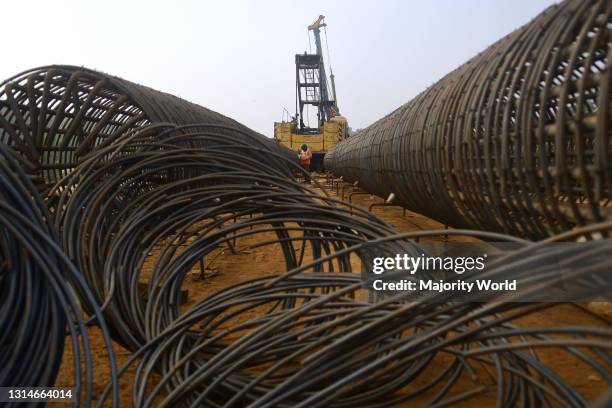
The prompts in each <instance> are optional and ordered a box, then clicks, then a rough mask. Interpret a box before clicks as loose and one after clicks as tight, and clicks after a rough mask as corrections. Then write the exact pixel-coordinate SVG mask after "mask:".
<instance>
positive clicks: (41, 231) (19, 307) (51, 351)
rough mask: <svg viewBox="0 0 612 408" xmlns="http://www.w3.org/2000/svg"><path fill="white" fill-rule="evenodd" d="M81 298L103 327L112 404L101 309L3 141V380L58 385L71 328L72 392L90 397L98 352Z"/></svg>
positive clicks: (84, 401)
mask: <svg viewBox="0 0 612 408" xmlns="http://www.w3.org/2000/svg"><path fill="white" fill-rule="evenodd" d="M75 292H78V293H79V294H80V295H81V296H80V297H79V298H77V297H76V296H75ZM81 304H86V305H87V308H88V309H89V310H91V311H92V317H93V318H95V321H96V323H97V324H98V325H99V327H100V329H101V333H102V337H103V340H104V343H105V345H106V347H107V352H106V358H107V359H108V364H109V366H110V373H111V387H112V389H113V393H112V394H113V406H118V401H117V396H118V393H117V392H118V388H117V376H116V367H115V359H114V354H113V348H112V343H111V341H110V336H109V332H108V330H107V327H106V324H105V322H104V319H103V317H102V313H101V310H100V308H99V306H98V305H97V304H96V302H95V300H94V298H93V296H92V294H91V292H90V291H89V289H88V286H87V284H86V282H85V280H84V279H83V277H82V275H81V274H80V272H79V271H77V269H76V268H75V267H74V266H73V264H72V263H71V262H70V260H69V259H68V258H67V257H66V255H65V254H64V252H63V251H62V249H61V247H60V246H59V244H58V242H57V232H56V230H55V229H54V226H53V223H52V218H51V216H50V214H49V212H48V211H47V207H46V206H45V203H44V202H43V200H42V198H41V197H40V195H39V194H38V192H37V190H36V188H35V186H34V184H33V183H32V181H31V179H30V178H29V177H28V176H27V175H26V174H25V173H24V172H23V170H22V169H21V166H20V165H19V163H18V162H17V160H16V159H15V158H14V157H13V155H12V153H10V152H9V151H8V150H7V149H6V148H5V146H4V145H2V144H1V143H0V386H2V387H50V386H53V385H54V384H55V380H56V378H57V375H58V370H59V368H60V363H61V362H62V357H63V355H64V345H65V339H66V335H67V333H68V334H69V336H70V340H71V342H70V345H71V350H72V354H73V356H74V366H73V374H74V378H73V381H74V383H73V385H74V387H76V390H75V394H76V395H75V396H74V400H75V401H77V402H78V403H79V404H80V405H83V406H90V405H91V404H92V400H93V398H94V395H93V379H94V378H93V376H94V375H93V368H92V364H93V359H94V356H93V355H92V352H91V346H90V340H89V334H88V329H87V327H86V322H87V320H88V319H87V317H86V316H85V315H84V314H83V313H82V311H81ZM96 358H104V357H103V356H100V355H97V356H96ZM15 405H18V404H17V403H15ZM41 405H42V404H41Z"/></svg>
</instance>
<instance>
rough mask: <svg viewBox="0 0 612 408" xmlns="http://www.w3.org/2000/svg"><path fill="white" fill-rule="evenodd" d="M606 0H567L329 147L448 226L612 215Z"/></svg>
mask: <svg viewBox="0 0 612 408" xmlns="http://www.w3.org/2000/svg"><path fill="white" fill-rule="evenodd" d="M611 15H612V2H610V1H606V0H598V1H583V0H567V1H565V2H563V3H560V4H559V5H555V6H552V7H550V8H548V9H546V10H545V11H544V12H542V13H541V14H539V15H538V16H537V17H536V18H535V19H533V21H531V22H530V23H529V24H527V25H525V26H523V27H521V28H519V29H517V30H516V31H514V32H512V33H511V34H509V35H508V36H506V37H504V38H502V39H501V40H499V41H497V42H496V43H495V44H493V45H491V46H490V47H489V48H487V49H486V50H484V51H483V52H481V53H480V54H478V55H477V56H475V57H474V58H472V59H471V60H469V61H468V62H467V63H465V64H464V65H462V66H460V67H459V68H457V69H456V70H454V71H453V72H451V73H449V74H448V75H446V76H445V77H444V78H442V79H441V80H440V81H439V82H437V83H436V84H434V85H433V86H431V87H430V88H428V89H427V90H426V91H424V92H422V93H421V94H419V95H418V96H416V97H415V98H414V99H412V100H411V101H410V102H408V103H407V104H405V105H403V106H401V107H400V108H398V109H397V110H395V111H394V112H392V113H390V114H389V115H387V116H385V117H384V118H382V119H380V120H378V121H377V122H375V123H374V124H372V125H371V126H369V127H368V128H366V129H364V130H363V131H361V132H359V133H358V134H357V135H355V136H352V137H350V138H349V139H348V140H346V141H344V142H343V143H341V144H340V145H338V146H337V147H336V148H335V149H334V150H332V151H331V152H330V153H328V154H327V156H326V158H325V166H326V167H327V168H328V169H330V170H332V171H333V172H334V173H335V174H336V175H338V176H343V177H344V180H347V181H351V182H354V181H357V180H358V181H359V186H360V187H362V188H364V189H366V190H369V191H371V192H373V193H375V194H377V195H380V196H383V197H386V196H388V195H389V194H390V193H395V195H396V197H397V200H398V202H399V203H401V204H402V205H403V206H405V207H406V208H408V209H411V210H413V211H416V212H419V213H422V214H424V215H427V216H430V217H432V218H434V219H437V220H439V221H442V222H444V223H446V224H448V225H451V226H454V227H471V228H478V229H483V230H493V231H500V232H505V233H510V234H513V235H518V236H522V237H529V238H542V237H546V236H549V235H552V234H555V233H560V232H562V231H566V230H569V229H571V228H573V227H575V226H577V225H586V224H590V223H592V222H598V221H602V220H604V219H606V218H607V217H608V216H609V215H610V208H611V204H610V187H611V183H612V166H611V163H612V143H611V138H612V135H611V133H610V118H611V117H612V111H611V109H610V93H611V90H612V83H611V81H610V52H611V49H610V42H611V27H612V21H611V18H612V17H611Z"/></svg>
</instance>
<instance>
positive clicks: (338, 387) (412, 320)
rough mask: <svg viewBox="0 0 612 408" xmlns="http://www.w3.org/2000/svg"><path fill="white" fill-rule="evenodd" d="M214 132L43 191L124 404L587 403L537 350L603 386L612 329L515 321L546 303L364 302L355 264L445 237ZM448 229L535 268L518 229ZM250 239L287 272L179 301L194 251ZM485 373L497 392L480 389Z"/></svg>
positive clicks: (94, 165)
mask: <svg viewBox="0 0 612 408" xmlns="http://www.w3.org/2000/svg"><path fill="white" fill-rule="evenodd" d="M224 130H225V132H224V133H220V132H219V131H220V129H219V127H218V126H216V125H208V126H207V125H205V124H199V125H197V126H193V127H189V126H184V127H178V128H175V127H168V126H167V125H153V126H150V127H147V128H143V129H141V130H139V131H138V132H135V133H132V134H128V135H124V136H123V137H121V138H119V139H118V140H117V143H116V145H114V146H109V147H108V148H105V149H100V150H98V151H96V152H94V153H92V154H91V155H89V156H88V157H85V158H84V160H83V161H82V163H81V164H79V166H77V168H76V169H75V170H74V171H73V173H72V174H71V176H70V177H67V178H65V179H64V180H62V182H61V183H59V184H58V185H56V187H55V189H54V190H52V191H51V192H50V196H49V200H50V202H51V203H52V208H53V209H55V210H56V211H57V216H56V223H57V225H58V227H59V228H60V229H61V235H62V243H63V245H64V247H65V248H66V251H67V252H68V253H69V254H71V256H72V257H74V258H75V259H76V262H77V264H78V265H79V267H80V268H81V270H82V271H83V272H84V274H85V276H86V277H87V279H88V281H89V282H90V284H91V286H92V287H93V288H94V291H95V293H96V296H97V297H98V301H99V302H104V303H105V310H106V313H107V318H108V320H109V321H110V322H111V324H112V327H113V334H114V336H115V338H116V339H117V340H119V341H120V342H121V343H122V344H124V345H126V346H127V347H128V348H130V349H131V350H132V351H133V352H134V354H133V356H132V358H131V359H130V361H129V362H128V363H127V364H126V365H125V366H124V367H123V368H122V371H121V372H124V371H125V370H126V369H127V367H129V365H131V364H137V365H138V369H137V370H136V372H137V374H136V378H135V379H134V381H133V383H132V386H133V392H132V399H133V403H134V404H135V405H137V406H152V405H162V406H175V405H189V406H201V405H210V406H243V405H254V406H262V407H263V406H368V405H371V404H374V405H376V406H388V405H393V404H396V403H399V402H402V401H409V402H410V403H413V404H418V405H435V404H440V405H447V404H452V403H456V402H459V401H463V400H469V399H470V398H474V397H476V396H482V395H485V396H489V398H492V399H497V400H498V401H499V402H500V406H513V405H514V404H520V403H524V404H534V405H537V404H547V403H553V404H554V403H560V404H565V405H567V406H581V405H585V404H586V403H587V400H586V399H585V398H584V397H583V396H582V395H580V393H578V392H577V391H576V389H575V388H574V387H573V386H572V384H571V383H570V382H568V381H566V380H565V379H564V377H563V375H562V373H558V372H556V371H555V370H553V369H552V368H551V367H550V366H548V365H545V364H544V363H543V362H541V361H540V358H539V356H538V350H539V349H540V348H542V347H548V348H558V349H559V350H561V351H563V352H564V353H567V355H568V356H570V357H568V358H575V359H576V360H577V365H581V366H583V367H586V368H587V369H588V370H589V372H592V373H596V374H597V375H599V376H601V377H603V378H605V380H606V381H610V380H612V371H611V367H610V360H609V353H610V349H612V331H611V330H610V329H609V328H601V327H588V326H584V327H541V328H538V327H535V328H533V327H529V328H521V327H520V326H518V325H517V324H513V322H514V321H515V320H518V319H520V318H522V317H524V316H526V315H529V314H531V313H539V312H541V311H542V310H544V309H546V308H548V307H552V306H554V304H552V303H547V304H525V303H508V302H490V303H484V304H483V303H481V302H480V303H478V302H464V303H456V302H452V299H449V298H447V297H445V296H444V295H439V296H436V297H434V298H433V299H427V301H421V302H406V301H405V299H404V298H402V297H401V296H396V297H391V298H387V299H382V300H381V299H379V301H377V302H374V303H372V300H375V299H374V298H373V297H372V296H369V292H368V291H367V290H366V287H365V285H366V282H365V281H364V280H363V279H362V277H361V276H360V275H358V274H355V273H351V272H354V271H359V270H361V268H366V269H367V266H368V265H370V264H371V262H372V258H373V257H374V256H389V255H391V256H393V255H394V254H396V253H404V252H406V253H412V254H414V253H415V251H420V250H421V249H420V248H419V247H418V246H416V245H415V244H414V243H413V242H411V241H409V240H407V238H410V237H416V236H417V235H419V234H425V235H426V234H443V233H448V231H443V232H442V231H433V232H420V233H408V234H401V235H398V234H397V232H396V231H395V230H394V229H393V228H392V227H390V226H388V225H386V224H385V223H384V222H382V221H380V220H378V219H377V218H376V217H375V216H374V215H372V214H369V213H368V212H366V211H364V210H360V209H359V208H358V207H353V206H350V205H349V204H346V203H342V202H339V201H338V200H337V199H334V198H332V197H327V196H325V195H323V196H320V195H318V194H315V193H313V192H312V191H311V190H310V189H308V188H306V187H304V186H303V185H302V184H298V183H296V182H295V181H293V180H292V179H291V178H290V177H289V175H290V174H291V173H290V172H288V171H287V168H288V167H291V165H292V163H291V162H287V163H286V164H284V165H275V164H274V163H275V161H276V160H278V161H280V162H283V161H286V160H287V159H286V158H284V157H283V156H282V155H276V156H275V155H273V154H270V152H269V150H267V149H257V148H253V145H252V143H251V141H250V138H249V137H248V135H244V134H241V133H240V132H239V131H237V130H236V131H235V133H234V134H233V135H232V133H231V132H229V129H227V128H225V129H224ZM247 152H250V153H249V155H246V157H245V153H247ZM76 220H79V221H76ZM610 227H611V225H609V224H605V225H601V226H599V227H598V228H597V229H596V231H598V232H600V233H601V232H602V231H607V230H609V229H610ZM593 231H595V229H594V228H591V229H588V230H583V231H578V232H575V233H573V235H566V236H561V237H558V239H572V237H574V238H575V236H579V235H584V234H588V233H590V232H593ZM270 232H272V233H273V234H274V235H273V236H272V237H271V236H269V235H268V234H269V233H270ZM451 233H454V234H468V233H469V234H473V235H475V236H479V237H488V238H492V239H496V240H504V239H506V240H510V241H514V242H516V243H519V244H522V245H523V246H524V248H523V249H522V250H520V251H519V252H517V253H516V254H515V255H513V254H510V255H509V256H508V258H507V259H506V260H505V262H504V263H503V265H502V266H500V268H501V269H503V270H504V273H508V268H510V269H511V270H512V268H515V271H514V272H515V273H517V274H519V273H523V274H524V273H527V274H532V271H529V270H525V264H524V262H525V259H526V258H529V257H530V256H533V257H539V256H542V254H540V253H537V251H536V249H537V248H538V244H530V243H528V242H527V241H523V240H520V239H516V238H513V237H509V236H503V235H500V234H495V233H485V232H482V233H475V232H467V231H462V230H458V231H452V232H451ZM253 236H255V237H257V236H259V237H261V239H260V240H257V241H255V243H254V244H250V245H247V246H246V247H245V248H243V249H256V248H259V247H262V246H273V245H279V246H281V247H282V254H283V256H284V262H285V267H284V271H283V270H280V271H270V272H276V273H277V274H273V275H270V276H264V277H259V278H254V279H249V280H246V281H243V282H240V283H238V284H235V285H232V286H229V287H224V288H223V289H221V290H220V291H218V292H216V293H214V294H212V295H210V296H207V297H205V298H203V299H199V300H197V301H196V303H195V304H193V305H192V306H190V307H189V308H184V307H181V301H180V289H181V288H182V287H184V286H185V277H186V276H187V274H188V273H189V271H191V270H192V269H193V268H194V267H195V266H197V265H198V263H199V262H200V260H201V259H202V258H204V257H206V256H208V255H209V254H211V253H212V252H213V251H214V250H215V249H217V248H219V247H222V246H224V245H227V244H228V243H229V242H230V241H232V240H239V241H240V240H241V239H243V238H246V237H253ZM599 244H600V246H599V247H598V248H597V251H598V252H597V254H598V255H597V257H601V261H600V263H598V264H597V265H598V270H601V269H602V268H603V269H605V270H608V269H609V268H610V266H612V264H611V261H610V257H609V256H608V255H607V254H608V253H609V251H610V249H611V247H610V245H611V244H610V240H609V239H607V240H602V241H601V242H600V243H599ZM306 247H307V248H308V249H305V248H306ZM571 255H574V254H570V253H567V254H566V256H567V257H568V258H569V257H570V256H571ZM152 256H153V257H154V259H155V261H154V262H153V263H149V265H152V266H150V267H149V269H147V268H146V267H145V263H146V260H147V259H148V258H151V257H152ZM513 265H516V266H513ZM248 267H249V266H248V265H243V266H242V267H241V268H239V269H238V270H236V271H235V272H236V273H240V269H248ZM554 267H555V266H554V265H552V266H551V268H554ZM578 270H579V268H578ZM490 273H495V270H493V272H490ZM580 273H581V274H585V273H586V272H585V271H581V272H580ZM537 276H542V277H543V278H545V277H546V276H547V275H546V273H545V271H542V273H541V274H538V275H537ZM420 278H425V276H420ZM143 280H144V281H146V286H147V290H146V293H145V294H142V293H139V291H138V282H142V281H143ZM576 282H578V280H577V279H576ZM540 284H544V285H548V280H547V279H544V281H543V282H540ZM584 288H585V289H584V290H585V291H591V292H590V294H591V295H592V294H593V293H592V291H593V290H595V294H597V288H595V289H594V288H593V287H592V286H584ZM474 300H477V299H474ZM568 336H572V337H574V339H568ZM584 349H587V350H588V352H584V351H583V350H584ZM487 367H488V368H487ZM534 373H535V374H534ZM154 374H155V375H154ZM490 375H492V376H493V384H492V385H491V384H489V383H488V382H487V381H485V380H484V378H486V377H488V376H490ZM158 376H161V379H159V377H158Z"/></svg>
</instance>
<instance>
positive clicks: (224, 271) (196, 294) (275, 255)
mask: <svg viewBox="0 0 612 408" xmlns="http://www.w3.org/2000/svg"><path fill="white" fill-rule="evenodd" d="M330 191H331V194H332V195H335V192H334V191H333V190H330ZM347 191H350V188H349V189H347ZM345 198H348V194H346V193H345ZM352 200H353V202H354V203H356V204H358V205H360V206H362V207H365V208H367V207H368V206H369V205H370V204H372V203H381V202H382V200H381V199H380V198H378V197H374V196H371V195H369V194H359V195H353V196H352ZM374 213H375V214H377V215H378V216H380V217H381V218H383V219H384V220H385V221H387V222H389V223H390V224H392V225H393V226H395V227H396V228H397V229H398V230H400V231H402V232H408V231H416V230H429V229H442V228H444V226H443V225H442V224H440V223H438V222H436V221H434V220H431V219H429V218H426V217H424V216H422V215H419V214H416V213H413V212H410V211H406V212H405V214H404V210H403V209H402V208H400V207H382V208H381V207H377V208H375V209H374ZM259 239H261V237H259ZM444 239H445V238H444V237H437V238H429V239H428V240H433V241H444ZM256 240H257V238H253V237H247V238H245V239H243V240H242V241H240V242H239V244H240V245H241V246H242V245H249V244H252V243H254V242H256ZM462 240H465V238H458V237H452V236H451V237H449V241H462ZM214 268H215V269H216V274H214V276H212V277H208V278H206V279H202V278H201V277H200V276H199V274H198V273H197V271H195V270H194V274H192V275H191V276H189V277H188V278H187V280H186V282H185V284H184V287H185V289H187V290H188V291H189V300H188V304H187V305H186V306H188V305H190V304H192V303H194V302H195V301H197V300H199V299H202V298H203V297H205V296H207V295H209V294H211V293H213V292H216V291H218V290H220V289H222V288H223V287H226V286H228V285H231V284H234V283H238V282H241V281H243V280H244V279H248V278H253V277H257V276H264V275H268V274H270V273H272V272H275V271H284V268H285V265H284V261H283V257H282V253H281V250H280V248H279V247H278V246H273V247H265V248H261V249H256V250H252V251H239V253H238V254H231V253H230V251H227V250H226V251H225V253H223V254H221V255H220V256H219V257H218V258H217V259H216V260H215V262H214ZM515 323H520V324H521V325H523V326H531V327H536V326H552V325H555V326H573V325H593V326H608V327H609V326H610V321H609V320H605V319H603V318H601V317H598V316H597V315H596V314H594V313H592V312H589V311H587V310H585V309H584V308H583V307H581V306H579V305H570V304H563V305H559V306H555V307H553V308H550V309H547V310H545V311H542V312H540V313H536V314H532V315H529V316H528V317H524V318H522V319H520V321H516V322H515ZM90 335H91V343H92V348H93V355H94V356H95V358H96V361H95V362H94V394H99V393H100V392H101V391H102V390H103V388H104V387H105V385H106V384H107V381H108V378H109V372H110V370H109V367H108V360H107V359H106V348H105V346H104V343H103V341H102V338H101V335H100V332H99V330H97V329H96V328H92V329H91V333H90ZM114 346H115V347H114V350H115V354H116V356H117V359H118V364H119V365H121V364H123V363H124V362H125V361H126V360H127V359H128V358H129V356H130V355H131V353H130V352H129V351H127V350H126V349H124V348H123V347H121V346H120V345H118V344H116V343H115V345H114ZM66 347H67V351H66V353H65V357H64V360H63V364H62V367H61V369H60V375H59V377H58V381H57V383H56V386H72V385H73V381H74V380H73V367H72V365H73V355H72V352H71V350H70V342H69V339H67V341H66ZM539 356H540V358H541V360H542V361H543V362H544V363H545V364H547V365H548V366H549V367H551V368H552V369H554V370H555V371H556V372H557V373H559V374H560V375H561V377H562V378H564V379H565V380H566V381H568V382H569V383H570V384H572V385H573V386H574V387H575V388H576V389H577V390H578V391H579V392H580V393H581V394H583V395H584V396H586V397H587V398H588V399H589V400H593V399H594V398H595V397H596V396H597V395H600V394H601V393H602V392H603V391H604V390H605V389H606V388H607V384H606V382H605V380H604V379H602V378H600V377H599V376H597V375H595V374H594V373H592V372H591V371H587V370H586V368H585V367H584V366H583V365H582V364H580V363H579V362H578V361H577V359H576V358H574V357H572V356H570V355H569V354H567V353H565V352H559V349H540V350H539ZM443 363H444V356H440V358H439V359H437V360H436V361H434V362H433V363H432V364H433V365H435V364H440V367H443ZM431 371H432V373H431V374H428V376H431V377H430V378H432V377H433V375H434V374H435V373H434V371H435V369H434V370H431ZM480 377H482V378H486V376H480ZM133 378H134V367H132V368H131V369H130V370H128V371H127V373H126V374H125V375H123V376H122V377H121V381H120V394H121V395H120V396H121V406H129V405H130V402H131V392H132V390H131V381H132V379H133ZM427 379H428V378H427V377H426V376H421V377H419V379H418V381H416V384H412V385H411V387H413V386H415V385H419V384H420V383H424V381H425V380H427ZM460 381H461V384H463V383H465V384H466V387H469V388H470V389H473V388H475V386H474V385H473V383H472V382H471V381H470V380H469V379H467V378H466V379H462V380H460ZM483 383H484V384H486V385H489V386H493V382H492V381H487V380H486V379H485V380H484V381H483ZM406 389H410V387H407V388H406ZM467 389H468V388H466V390H467ZM492 389H493V391H492V392H489V393H487V394H486V395H481V396H477V397H475V398H472V399H470V400H468V401H464V402H461V403H460V404H458V405H457V406H461V407H473V406H494V404H495V392H494V390H495V388H494V387H492ZM425 401H426V400H425V399H424V398H423V400H418V401H414V400H412V401H411V403H410V404H406V405H403V406H415V405H416V404H417V403H420V402H423V403H424V402H425ZM398 406H399V405H398Z"/></svg>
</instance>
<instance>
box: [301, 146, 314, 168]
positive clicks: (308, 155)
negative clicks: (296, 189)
mask: <svg viewBox="0 0 612 408" xmlns="http://www.w3.org/2000/svg"><path fill="white" fill-rule="evenodd" d="M310 159H312V151H311V150H310V147H309V148H308V149H306V151H303V150H300V163H302V164H303V165H305V166H310Z"/></svg>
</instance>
